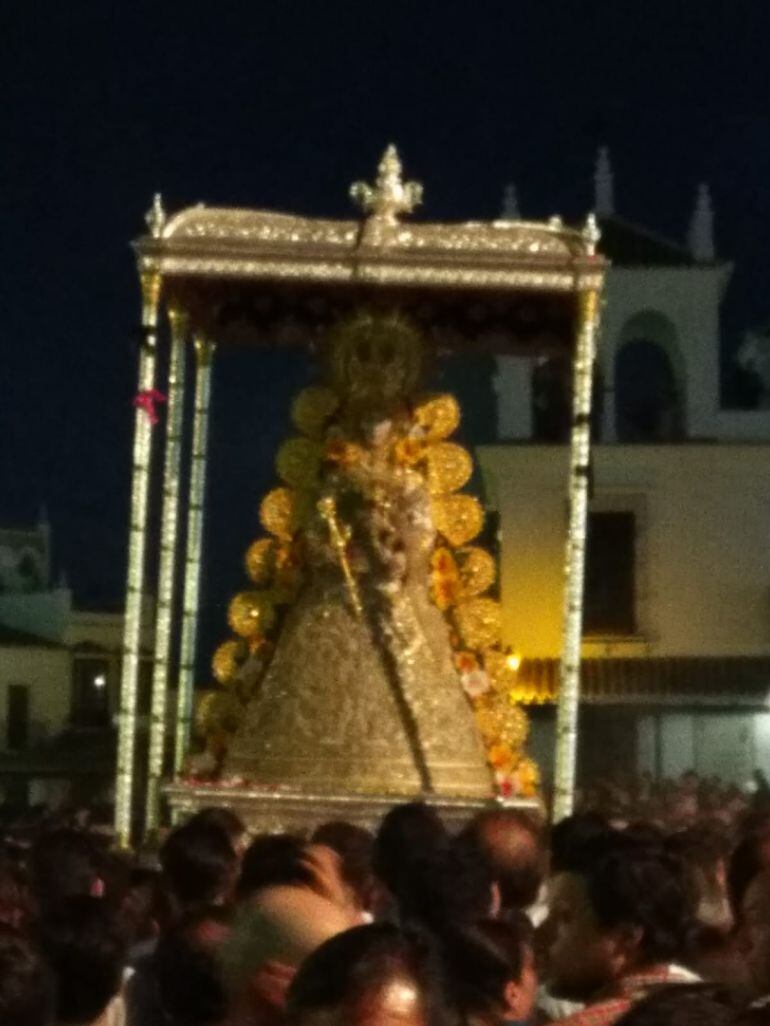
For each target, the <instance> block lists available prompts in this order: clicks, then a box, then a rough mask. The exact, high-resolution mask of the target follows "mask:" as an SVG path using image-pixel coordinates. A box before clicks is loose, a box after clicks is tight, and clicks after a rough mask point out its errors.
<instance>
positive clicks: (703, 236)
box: [687, 182, 716, 264]
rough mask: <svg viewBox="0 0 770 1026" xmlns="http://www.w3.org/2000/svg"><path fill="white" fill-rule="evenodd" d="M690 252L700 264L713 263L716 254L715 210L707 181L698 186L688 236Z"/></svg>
mask: <svg viewBox="0 0 770 1026" xmlns="http://www.w3.org/2000/svg"><path fill="white" fill-rule="evenodd" d="M687 242H688V244H689V247H690V252H691V253H692V255H693V257H694V258H695V259H696V260H697V261H698V263H699V264H709V263H712V262H713V260H714V257H715V256H716V250H715V248H714V210H713V208H712V206H711V192H710V190H709V187H708V185H707V184H706V183H705V182H701V184H700V185H699V186H698V195H697V198H696V200H695V210H694V211H693V215H692V220H691V221H690V231H689V233H688V236H687Z"/></svg>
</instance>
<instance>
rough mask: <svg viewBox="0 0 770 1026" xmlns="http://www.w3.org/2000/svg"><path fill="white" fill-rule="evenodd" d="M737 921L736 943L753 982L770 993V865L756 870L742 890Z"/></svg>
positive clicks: (761, 991)
mask: <svg viewBox="0 0 770 1026" xmlns="http://www.w3.org/2000/svg"><path fill="white" fill-rule="evenodd" d="M739 922H740V925H739V928H738V938H739V946H740V949H741V952H742V954H743V957H744V959H745V961H746V965H747V967H748V970H749V975H750V977H751V982H752V985H753V986H754V987H755V988H756V990H757V992H758V993H760V994H770V869H763V870H762V871H761V872H759V873H757V875H756V876H755V877H754V879H753V880H752V881H751V883H750V884H749V885H748V887H747V888H746V890H745V891H744V893H743V900H742V902H741V908H740V917H739Z"/></svg>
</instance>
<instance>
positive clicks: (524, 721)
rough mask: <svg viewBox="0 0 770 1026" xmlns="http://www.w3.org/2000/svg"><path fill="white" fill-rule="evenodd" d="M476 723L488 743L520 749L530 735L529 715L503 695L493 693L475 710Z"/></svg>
mask: <svg viewBox="0 0 770 1026" xmlns="http://www.w3.org/2000/svg"><path fill="white" fill-rule="evenodd" d="M474 713H475V717H476V724H477V726H478V728H479V730H480V731H481V735H482V737H483V738H484V741H485V742H486V743H487V744H488V745H493V744H504V745H507V746H508V747H509V748H512V749H514V750H515V751H519V750H521V749H522V748H523V747H524V744H525V742H526V740H527V738H528V737H529V717H528V716H527V714H526V713H525V712H524V710H523V709H522V708H521V707H520V706H518V705H513V704H512V703H511V702H509V701H507V700H506V699H504V698H503V697H502V696H499V695H493V696H492V698H491V700H490V701H487V702H483V703H482V704H480V705H479V706H477V707H476V709H475V710H474Z"/></svg>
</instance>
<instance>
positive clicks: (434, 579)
mask: <svg viewBox="0 0 770 1026" xmlns="http://www.w3.org/2000/svg"><path fill="white" fill-rule="evenodd" d="M430 562H431V567H432V568H433V570H432V573H431V591H432V594H433V601H434V602H435V603H436V605H437V606H438V608H439V609H440V610H442V612H443V611H444V610H447V609H449V607H450V606H453V605H456V604H457V602H458V601H459V600H460V595H461V586H462V585H461V581H460V574H459V571H458V569H457V563H456V562H455V559H454V556H453V555H452V553H451V552H450V551H449V549H446V548H439V549H436V551H435V552H434V553H433V555H432V556H431V559H430Z"/></svg>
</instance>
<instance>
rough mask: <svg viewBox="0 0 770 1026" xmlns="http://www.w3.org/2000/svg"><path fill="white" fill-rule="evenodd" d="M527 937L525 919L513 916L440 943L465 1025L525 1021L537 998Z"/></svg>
mask: <svg viewBox="0 0 770 1026" xmlns="http://www.w3.org/2000/svg"><path fill="white" fill-rule="evenodd" d="M531 933H532V930H531V926H528V920H527V918H526V916H524V914H523V913H513V914H511V915H509V916H507V917H506V918H505V919H482V920H479V922H477V923H475V924H474V925H473V926H472V927H469V928H468V929H467V930H465V931H463V932H462V933H459V934H454V935H452V936H450V937H447V938H446V940H445V948H444V957H445V960H446V970H447V979H448V981H449V987H450V990H451V993H452V995H453V997H454V1000H455V1002H456V1004H457V1007H458V1009H459V1010H460V1012H461V1014H462V1016H463V1019H464V1020H465V1021H472V1022H475V1023H483V1024H485V1026H499V1024H502V1023H508V1022H524V1021H527V1020H528V1019H529V1018H530V1016H531V1014H532V1009H533V1007H534V1003H535V996H536V993H537V974H536V973H535V963H534V954H533V951H532V943H531V940H532V937H531Z"/></svg>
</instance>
